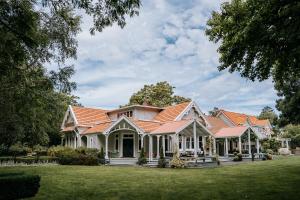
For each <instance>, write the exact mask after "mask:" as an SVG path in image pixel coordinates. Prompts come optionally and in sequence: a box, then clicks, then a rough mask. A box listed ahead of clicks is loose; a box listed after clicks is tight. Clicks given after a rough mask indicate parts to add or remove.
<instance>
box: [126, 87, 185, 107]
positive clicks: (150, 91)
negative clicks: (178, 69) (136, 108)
mask: <svg viewBox="0 0 300 200" xmlns="http://www.w3.org/2000/svg"><path fill="white" fill-rule="evenodd" d="M174 88H175V87H173V86H171V85H170V84H169V83H168V82H166V81H163V82H158V83H156V84H151V85H144V87H143V88H142V89H140V90H139V91H138V92H136V93H134V94H133V95H132V96H131V97H130V100H129V103H128V104H127V105H126V106H128V105H135V104H139V105H143V104H145V103H146V104H147V105H151V106H158V107H165V106H170V105H173V104H178V103H182V102H187V101H191V99H189V98H185V97H181V96H176V95H174V91H173V89H174Z"/></svg>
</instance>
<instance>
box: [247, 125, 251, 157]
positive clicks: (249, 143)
mask: <svg viewBox="0 0 300 200" xmlns="http://www.w3.org/2000/svg"><path fill="white" fill-rule="evenodd" d="M248 146H249V147H248V148H249V155H251V140H250V129H248Z"/></svg>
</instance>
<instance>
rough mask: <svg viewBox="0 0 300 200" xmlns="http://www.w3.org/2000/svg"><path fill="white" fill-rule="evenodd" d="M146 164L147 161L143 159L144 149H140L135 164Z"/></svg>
mask: <svg viewBox="0 0 300 200" xmlns="http://www.w3.org/2000/svg"><path fill="white" fill-rule="evenodd" d="M146 163H147V159H146V157H145V152H144V148H141V152H140V156H139V158H138V161H137V164H138V165H143V164H146Z"/></svg>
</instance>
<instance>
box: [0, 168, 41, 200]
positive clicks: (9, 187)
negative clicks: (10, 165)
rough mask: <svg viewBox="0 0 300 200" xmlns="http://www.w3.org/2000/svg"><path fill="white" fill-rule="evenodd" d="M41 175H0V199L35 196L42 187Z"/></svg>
mask: <svg viewBox="0 0 300 200" xmlns="http://www.w3.org/2000/svg"><path fill="white" fill-rule="evenodd" d="M40 180H41V177H40V176H38V175H27V174H2V175H1V176H0V188H1V190H0V199H20V198H22V199H23V198H27V197H34V196H35V194H36V193H37V192H38V190H39V187H40Z"/></svg>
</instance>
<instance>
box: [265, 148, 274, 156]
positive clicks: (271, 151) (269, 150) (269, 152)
mask: <svg viewBox="0 0 300 200" xmlns="http://www.w3.org/2000/svg"><path fill="white" fill-rule="evenodd" d="M266 153H267V154H271V155H273V154H274V151H273V150H272V149H267V150H266Z"/></svg>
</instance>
